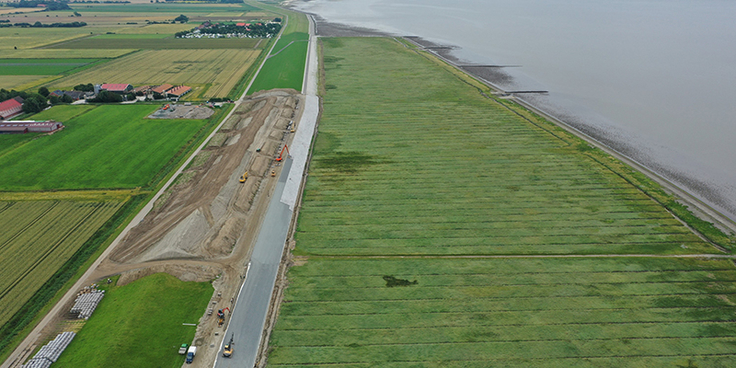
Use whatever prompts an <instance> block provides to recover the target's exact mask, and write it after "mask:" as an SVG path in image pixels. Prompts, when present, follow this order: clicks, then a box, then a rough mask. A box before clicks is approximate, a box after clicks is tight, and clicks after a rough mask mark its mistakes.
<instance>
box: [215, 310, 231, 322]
mask: <svg viewBox="0 0 736 368" xmlns="http://www.w3.org/2000/svg"><path fill="white" fill-rule="evenodd" d="M225 311H228V312H230V308H225V309H218V310H217V325H218V326H222V324H223V323H225Z"/></svg>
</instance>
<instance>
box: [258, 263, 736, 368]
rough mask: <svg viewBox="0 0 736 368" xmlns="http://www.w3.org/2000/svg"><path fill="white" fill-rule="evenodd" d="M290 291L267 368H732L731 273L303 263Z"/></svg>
mask: <svg viewBox="0 0 736 368" xmlns="http://www.w3.org/2000/svg"><path fill="white" fill-rule="evenodd" d="M289 279H290V286H289V288H288V289H287V292H286V295H285V296H284V299H285V302H284V304H282V310H281V315H280V317H279V320H278V322H277V326H276V330H275V331H274V333H273V335H272V336H273V337H272V340H271V346H272V350H271V353H270V355H269V359H268V366H269V367H287V366H289V367H291V366H316V367H327V366H329V367H374V366H380V367H407V366H421V367H488V366H493V367H591V368H593V367H596V368H599V367H678V366H680V367H690V366H692V367H695V366H697V367H732V366H733V365H734V363H736V353H734V350H733V345H734V344H735V343H736V324H734V322H733V313H734V309H735V308H734V305H735V302H736V294H735V292H736V286H734V281H736V269H735V267H734V265H733V263H732V262H731V261H730V260H722V261H704V260H684V259H643V258H634V259H622V258H619V259H614V258H604V259H494V260H489V259H441V260H440V259H412V260H407V259H391V260H377V259H370V260H369V259H345V260H330V259H314V260H311V259H310V260H309V261H308V262H307V264H306V265H305V266H300V267H295V268H292V270H291V271H290V277H289ZM414 282H416V283H414ZM402 284H403V285H404V286H401V285H402ZM390 285H394V286H390ZM689 362H690V363H692V364H694V365H688V364H689Z"/></svg>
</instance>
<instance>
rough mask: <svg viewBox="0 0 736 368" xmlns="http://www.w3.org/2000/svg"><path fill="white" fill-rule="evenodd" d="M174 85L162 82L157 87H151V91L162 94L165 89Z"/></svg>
mask: <svg viewBox="0 0 736 368" xmlns="http://www.w3.org/2000/svg"><path fill="white" fill-rule="evenodd" d="M173 87H174V86H173V85H171V84H162V85H160V86H158V87H154V88H151V92H154V93H160V94H164V93H166V91H168V90H170V89H172V88H173Z"/></svg>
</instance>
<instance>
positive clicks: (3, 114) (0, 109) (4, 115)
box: [0, 97, 23, 120]
mask: <svg viewBox="0 0 736 368" xmlns="http://www.w3.org/2000/svg"><path fill="white" fill-rule="evenodd" d="M22 112H23V99H22V98H20V97H15V98H11V99H9V100H6V101H3V102H2V103H0V120H6V119H10V118H12V117H13V116H16V115H18V114H20V113H22Z"/></svg>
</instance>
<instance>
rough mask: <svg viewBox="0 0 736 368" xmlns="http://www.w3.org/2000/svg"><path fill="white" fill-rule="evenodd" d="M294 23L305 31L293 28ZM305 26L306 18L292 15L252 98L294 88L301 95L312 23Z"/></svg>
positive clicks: (257, 83) (256, 84)
mask: <svg viewBox="0 0 736 368" xmlns="http://www.w3.org/2000/svg"><path fill="white" fill-rule="evenodd" d="M292 22H294V24H297V25H302V27H300V28H297V26H292V25H291V24H292ZM304 22H307V20H306V16H304V15H303V14H293V15H290V17H289V23H288V24H287V26H286V28H285V29H284V33H283V35H282V36H281V38H280V39H279V41H278V42H277V43H276V46H275V47H274V49H273V52H272V53H271V55H269V58H268V59H267V60H266V63H265V64H263V68H262V69H261V71H260V72H259V73H258V76H257V77H256V80H255V81H254V82H253V85H252V86H251V88H250V90H248V93H249V94H253V93H255V92H258V91H263V90H269V89H272V88H293V89H295V90H297V91H301V89H302V83H303V81H304V67H305V64H306V60H307V48H308V46H309V42H308V41H309V33H307V32H308V31H309V23H308V22H307V23H306V29H303V28H304V27H303V26H304Z"/></svg>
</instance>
